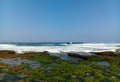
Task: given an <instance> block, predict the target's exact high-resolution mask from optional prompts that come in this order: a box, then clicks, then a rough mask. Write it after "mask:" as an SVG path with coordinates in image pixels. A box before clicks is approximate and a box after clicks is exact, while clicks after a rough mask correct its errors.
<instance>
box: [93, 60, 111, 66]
mask: <svg viewBox="0 0 120 82" xmlns="http://www.w3.org/2000/svg"><path fill="white" fill-rule="evenodd" d="M91 63H92V64H98V65H103V66H105V67H109V66H110V64H109V62H107V61H102V62H97V61H92V62H91Z"/></svg>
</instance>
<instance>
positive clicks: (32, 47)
mask: <svg viewBox="0 0 120 82" xmlns="http://www.w3.org/2000/svg"><path fill="white" fill-rule="evenodd" d="M119 47H120V43H83V42H6V43H0V50H14V51H16V52H17V53H24V52H42V51H48V52H50V53H61V52H103V51H115V50H116V49H118V48H119Z"/></svg>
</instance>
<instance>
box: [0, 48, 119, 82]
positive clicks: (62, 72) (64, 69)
mask: <svg viewBox="0 0 120 82" xmlns="http://www.w3.org/2000/svg"><path fill="white" fill-rule="evenodd" d="M65 55H66V56H68V57H65V58H66V59H67V58H70V59H74V60H77V59H78V61H76V62H73V61H71V60H66V59H61V58H60V56H59V57H57V56H55V55H51V53H49V52H47V51H44V52H28V53H21V54H18V53H16V52H15V51H11V50H0V81H2V82H119V81H120V66H119V65H120V61H119V60H120V53H119V52H111V51H106V52H90V53H83V52H82V53H73V52H70V53H66V54H65Z"/></svg>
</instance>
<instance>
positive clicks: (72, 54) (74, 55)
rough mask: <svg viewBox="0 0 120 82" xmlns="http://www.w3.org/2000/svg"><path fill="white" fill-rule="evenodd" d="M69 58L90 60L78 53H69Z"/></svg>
mask: <svg viewBox="0 0 120 82" xmlns="http://www.w3.org/2000/svg"><path fill="white" fill-rule="evenodd" d="M68 56H70V57H75V58H81V59H84V60H88V57H87V56H83V55H80V54H77V53H68Z"/></svg>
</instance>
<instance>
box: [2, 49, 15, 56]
mask: <svg viewBox="0 0 120 82" xmlns="http://www.w3.org/2000/svg"><path fill="white" fill-rule="evenodd" d="M1 54H2V55H6V54H16V52H15V51H12V50H0V55H1Z"/></svg>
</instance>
